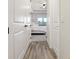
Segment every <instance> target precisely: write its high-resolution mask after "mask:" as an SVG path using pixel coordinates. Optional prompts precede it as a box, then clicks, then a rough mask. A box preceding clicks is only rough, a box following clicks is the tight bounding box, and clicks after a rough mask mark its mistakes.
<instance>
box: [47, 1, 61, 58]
mask: <svg viewBox="0 0 79 59" xmlns="http://www.w3.org/2000/svg"><path fill="white" fill-rule="evenodd" d="M59 25H60V24H59V0H48V30H49V32H48V43H49V46H50V48H53V49H54V51H55V53H56V54H57V56H58V57H59V39H60V38H59Z"/></svg>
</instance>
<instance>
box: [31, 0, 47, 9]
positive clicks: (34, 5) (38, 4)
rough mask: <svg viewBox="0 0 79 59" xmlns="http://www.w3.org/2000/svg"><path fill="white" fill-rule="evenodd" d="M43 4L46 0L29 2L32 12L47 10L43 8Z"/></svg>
mask: <svg viewBox="0 0 79 59" xmlns="http://www.w3.org/2000/svg"><path fill="white" fill-rule="evenodd" d="M43 3H46V0H31V7H32V10H47V8H43Z"/></svg>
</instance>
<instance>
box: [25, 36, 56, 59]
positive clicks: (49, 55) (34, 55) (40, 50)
mask: <svg viewBox="0 0 79 59" xmlns="http://www.w3.org/2000/svg"><path fill="white" fill-rule="evenodd" d="M35 37H40V36H35ZM43 37H44V36H43ZM24 59H57V58H56V56H55V53H54V51H53V50H51V49H50V48H49V46H48V43H47V41H46V40H40V41H32V42H31V43H30V45H29V47H28V49H27V51H26V54H25V56H24Z"/></svg>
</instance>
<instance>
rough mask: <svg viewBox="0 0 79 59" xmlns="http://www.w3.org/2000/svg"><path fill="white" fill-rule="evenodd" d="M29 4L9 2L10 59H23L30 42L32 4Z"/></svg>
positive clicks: (11, 0) (19, 1) (16, 1)
mask: <svg viewBox="0 0 79 59" xmlns="http://www.w3.org/2000/svg"><path fill="white" fill-rule="evenodd" d="M27 3H30V1H29V0H28V1H25V0H9V59H23V56H24V54H25V51H26V49H27V47H28V44H29V42H30V40H29V39H30V35H31V29H30V25H29V24H30V22H29V20H30V11H28V8H29V5H30V4H27ZM27 6H28V8H26V7H27ZM25 25H26V26H25Z"/></svg>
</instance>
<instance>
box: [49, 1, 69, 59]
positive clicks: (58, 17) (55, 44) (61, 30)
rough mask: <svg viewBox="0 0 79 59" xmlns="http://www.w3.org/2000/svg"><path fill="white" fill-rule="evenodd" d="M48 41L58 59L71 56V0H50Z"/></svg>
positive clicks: (67, 58)
mask: <svg viewBox="0 0 79 59" xmlns="http://www.w3.org/2000/svg"><path fill="white" fill-rule="evenodd" d="M48 29H49V32H48V43H49V46H50V48H53V49H54V50H55V53H56V54H57V57H58V59H70V58H69V0H48Z"/></svg>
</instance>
